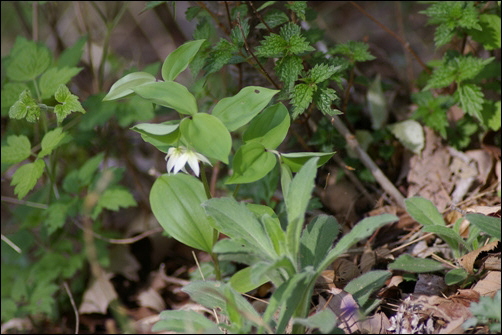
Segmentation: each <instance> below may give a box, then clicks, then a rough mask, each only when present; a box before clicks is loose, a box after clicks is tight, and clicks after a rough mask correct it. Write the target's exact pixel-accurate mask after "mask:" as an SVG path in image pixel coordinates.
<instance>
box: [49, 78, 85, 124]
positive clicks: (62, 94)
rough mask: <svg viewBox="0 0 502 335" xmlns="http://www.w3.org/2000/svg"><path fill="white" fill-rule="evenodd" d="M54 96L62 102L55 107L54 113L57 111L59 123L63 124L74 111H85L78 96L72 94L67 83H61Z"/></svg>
mask: <svg viewBox="0 0 502 335" xmlns="http://www.w3.org/2000/svg"><path fill="white" fill-rule="evenodd" d="M54 97H55V98H56V101H57V102H59V103H60V104H59V105H56V107H54V113H56V117H57V120H58V123H59V124H61V122H63V120H64V119H65V118H66V117H67V116H68V115H70V114H71V113H72V112H80V113H85V110H84V108H83V107H82V105H81V104H80V102H79V101H78V97H77V96H76V95H74V94H71V92H70V90H69V89H68V87H66V85H59V87H58V89H57V90H56V93H55V94H54Z"/></svg>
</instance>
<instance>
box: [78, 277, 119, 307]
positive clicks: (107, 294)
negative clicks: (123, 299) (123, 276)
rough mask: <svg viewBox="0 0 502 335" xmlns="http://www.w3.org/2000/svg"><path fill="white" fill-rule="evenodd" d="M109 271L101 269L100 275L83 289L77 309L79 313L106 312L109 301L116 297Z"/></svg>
mask: <svg viewBox="0 0 502 335" xmlns="http://www.w3.org/2000/svg"><path fill="white" fill-rule="evenodd" d="M112 276H113V274H111V273H106V272H104V271H102V275H101V276H100V277H98V278H97V279H93V280H92V282H91V284H90V285H89V288H88V289H87V290H86V291H85V293H84V297H83V299H82V303H81V304H80V308H79V309H78V311H79V313H80V314H86V313H99V314H106V310H107V308H108V305H109V304H110V302H111V301H112V300H114V299H117V297H118V296H117V292H115V288H114V287H113V285H112V283H111V282H110V278H111V277H112Z"/></svg>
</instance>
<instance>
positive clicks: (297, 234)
mask: <svg viewBox="0 0 502 335" xmlns="http://www.w3.org/2000/svg"><path fill="white" fill-rule="evenodd" d="M203 43H204V40H195V41H190V42H187V43H185V44H183V45H182V46H180V47H179V48H178V49H176V50H175V51H174V52H172V53H171V54H170V55H169V56H168V57H167V58H166V59H165V61H164V63H163V65H162V79H163V80H161V81H156V79H155V77H154V76H152V75H149V74H146V73H142V72H135V73H130V74H128V75H126V76H125V77H123V78H122V79H120V80H118V81H117V82H116V83H115V84H114V85H113V86H112V87H111V88H110V91H109V93H108V94H107V95H106V96H105V98H104V100H115V99H120V98H123V97H125V96H128V95H130V94H136V95H139V96H140V97H142V98H144V99H146V100H148V101H150V102H152V103H155V104H157V105H160V106H164V107H168V108H171V109H174V110H175V111H177V112H178V113H179V115H180V119H179V120H171V121H167V122H163V123H160V124H152V123H143V124H138V125H136V126H134V127H132V129H133V130H134V131H137V132H138V133H140V134H141V136H142V138H143V139H144V140H145V141H146V142H149V143H151V144H152V145H154V146H155V147H156V148H157V149H159V150H161V151H162V152H164V153H167V154H166V159H167V170H168V173H166V174H163V175H161V176H160V177H158V178H157V180H156V181H155V183H154V184H153V186H152V189H151V191H150V204H151V207H152V210H153V213H154V215H155V217H156V218H157V220H158V221H159V223H160V224H161V226H162V227H163V228H164V229H165V231H166V232H167V233H168V234H169V235H170V236H172V237H173V238H175V239H177V240H178V241H180V242H182V243H184V244H186V245H188V246H191V247H193V248H196V249H199V250H202V251H205V252H207V253H209V254H210V255H211V257H212V262H213V265H214V274H215V278H213V279H211V280H207V281H194V282H192V283H190V284H189V285H187V286H186V287H185V288H184V290H185V291H186V292H188V293H189V294H190V296H191V297H192V298H193V299H194V300H195V301H198V302H199V303H201V304H203V305H204V306H206V307H208V308H214V309H217V310H219V311H221V313H222V314H224V315H225V316H226V317H228V322H225V323H220V324H215V323H213V322H212V321H210V320H209V319H206V318H205V317H203V316H202V315H199V314H197V313H195V312H189V311H165V312H163V313H162V314H161V317H162V319H163V320H162V321H160V322H159V323H158V324H157V325H156V326H155V327H154V329H155V330H164V329H171V330H178V331H193V332H199V331H206V332H207V331H211V332H213V331H214V332H221V330H220V328H219V327H221V328H222V329H227V330H229V331H230V332H240V333H242V332H249V331H250V330H251V329H252V328H253V327H254V328H255V329H256V330H257V331H258V332H277V333H282V332H284V330H285V328H286V326H287V325H288V323H289V322H290V321H291V320H293V323H294V327H295V330H296V331H300V330H302V329H303V328H304V327H305V326H308V327H318V326H319V324H324V325H323V327H322V329H323V330H324V331H328V332H329V331H330V330H331V329H332V328H333V327H334V326H335V322H336V320H335V318H334V315H333V313H332V312H330V311H323V312H321V313H318V314H317V315H316V316H313V317H311V318H309V319H306V317H307V315H308V310H309V302H310V298H311V294H312V290H313V288H314V284H315V281H316V278H317V277H318V276H319V275H320V273H321V271H322V270H324V269H325V268H327V267H328V266H329V265H330V264H331V263H332V262H333V261H334V260H335V259H336V258H337V257H338V256H340V255H341V254H342V253H343V252H344V251H345V250H347V249H348V248H349V247H350V246H351V245H352V244H354V243H356V242H357V241H359V240H361V239H363V238H365V237H368V236H369V235H370V234H371V233H372V232H373V231H374V230H375V229H377V228H378V227H380V226H382V225H384V224H387V223H390V222H393V221H395V220H396V219H397V218H396V217H395V216H393V215H387V214H384V215H381V216H378V217H372V218H368V219H365V220H363V221H362V222H360V223H359V224H358V225H356V226H355V227H354V229H353V230H352V231H351V232H350V233H349V234H347V235H346V236H344V237H343V238H342V239H341V240H340V241H339V242H338V243H337V245H336V247H335V248H332V243H333V241H334V240H335V238H336V237H337V235H338V230H339V226H338V223H337V222H336V219H335V218H334V217H332V216H328V215H320V216H317V217H316V218H314V219H313V220H312V222H311V223H310V224H309V225H308V226H307V227H306V229H303V227H304V221H305V213H306V210H307V205H308V203H309V200H310V199H311V193H312V190H313V188H314V179H315V176H316V171H317V168H318V167H319V166H321V165H322V164H324V163H325V162H326V161H327V160H328V159H329V158H331V157H332V155H333V154H334V153H333V152H330V153H313V152H299V153H281V152H279V151H277V150H276V149H277V147H278V146H279V145H280V144H281V142H282V141H283V140H284V138H285V137H286V135H287V132H288V130H289V127H290V122H291V121H290V115H289V112H288V110H287V108H286V107H285V106H284V105H283V104H282V103H280V102H279V103H273V104H271V103H272V100H273V98H274V96H275V95H276V94H277V93H278V92H279V91H278V90H273V89H268V88H264V87H259V86H248V87H244V88H243V89H242V90H240V91H239V93H237V94H236V95H234V96H231V97H226V98H223V99H221V100H220V101H218V102H217V103H216V104H215V105H214V106H213V108H212V110H211V113H206V112H201V111H199V109H198V105H197V101H196V99H195V97H194V95H193V94H192V93H190V91H189V90H188V89H187V88H186V87H185V86H183V85H181V84H179V83H178V82H176V81H174V80H175V79H176V78H177V76H178V75H179V74H180V73H181V72H182V71H184V70H185V69H186V68H187V67H188V65H189V63H190V62H191V61H192V60H193V59H194V58H195V57H196V55H197V52H198V51H199V49H200V47H201V45H202V44H203ZM314 72H315V71H314ZM241 128H242V129H244V130H243V132H242V144H241V145H240V146H239V147H238V148H237V149H236V152H235V154H233V155H232V152H231V149H232V136H231V133H232V132H236V131H238V130H241ZM229 157H232V159H231V160H230V159H229ZM199 161H201V162H203V163H205V164H216V162H219V164H230V161H231V164H230V167H231V170H232V172H233V173H232V175H231V176H230V178H228V179H227V180H226V184H232V185H235V184H237V185H240V184H246V183H251V182H254V181H257V180H259V179H261V178H263V177H264V176H265V175H267V174H268V173H269V172H270V171H271V170H272V169H273V168H274V167H275V166H276V165H277V164H279V166H280V171H281V172H280V173H281V188H282V192H283V194H284V202H285V207H286V213H287V219H286V222H284V223H281V221H280V220H279V218H278V216H277V214H276V213H275V212H274V210H273V209H272V208H271V207H268V206H265V205H261V204H253V203H246V204H245V203H241V202H239V201H237V200H236V199H235V198H234V197H221V198H213V197H212V194H210V190H209V185H208V182H207V177H206V175H205V169H204V168H202V169H200V168H199ZM186 163H188V164H189V166H190V167H191V168H192V170H193V172H194V174H195V176H193V175H190V174H182V173H178V172H179V171H180V170H184V166H185V164H186ZM185 172H187V171H186V170H185ZM199 173H200V175H201V180H199V179H198V178H197V177H198V176H199ZM220 234H224V235H226V236H227V237H228V238H224V239H221V240H220V239H219V238H218V237H219V236H220ZM221 259H225V260H232V261H236V262H239V263H242V264H245V265H247V267H245V268H244V269H242V270H240V271H238V272H236V273H235V274H233V275H232V277H231V278H230V279H229V280H228V281H227V280H223V279H222V275H221V271H220V266H219V263H220V260H221ZM383 272H385V271H383ZM382 275H383V276H384V277H385V276H387V275H388V273H387V272H385V273H384V274H380V273H379V274H378V276H380V277H381V276H382ZM269 281H270V282H272V283H273V284H274V286H275V287H276V288H277V289H276V290H275V292H274V294H273V295H272V297H271V299H270V304H269V305H268V307H267V309H266V311H265V312H264V313H263V315H260V314H259V313H258V312H257V311H256V310H255V309H254V308H253V307H252V305H251V304H250V303H249V302H248V301H247V300H246V299H245V298H243V297H242V296H241V295H240V293H245V292H248V291H250V290H252V289H254V288H256V287H258V286H260V285H261V284H263V283H265V282H269ZM278 310H279V315H276V311H278Z"/></svg>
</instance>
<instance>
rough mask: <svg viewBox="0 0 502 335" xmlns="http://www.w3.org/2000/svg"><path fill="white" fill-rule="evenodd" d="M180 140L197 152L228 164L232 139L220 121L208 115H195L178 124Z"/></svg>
mask: <svg viewBox="0 0 502 335" xmlns="http://www.w3.org/2000/svg"><path fill="white" fill-rule="evenodd" d="M180 133H181V137H182V139H183V140H184V141H185V142H186V144H188V145H189V146H192V147H193V148H194V149H195V150H196V151H197V152H199V153H201V154H203V155H205V156H207V157H210V158H214V159H217V160H220V161H222V162H223V163H225V164H228V155H230V150H231V149H232V137H231V136H230V133H229V132H228V130H227V128H225V126H224V125H223V123H221V121H220V120H219V119H218V118H216V117H214V116H213V115H210V114H205V113H196V114H195V115H193V116H192V118H191V119H190V118H185V119H183V120H182V121H181V123H180Z"/></svg>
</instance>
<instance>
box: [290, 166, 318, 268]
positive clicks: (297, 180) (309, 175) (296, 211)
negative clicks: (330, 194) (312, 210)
mask: <svg viewBox="0 0 502 335" xmlns="http://www.w3.org/2000/svg"><path fill="white" fill-rule="evenodd" d="M318 160H319V158H317V157H314V158H312V159H310V160H309V161H308V162H307V163H306V164H305V165H304V166H303V167H302V168H301V169H300V171H298V173H297V174H296V175H295V177H294V178H293V180H292V181H291V184H290V185H289V189H288V193H287V194H285V195H284V202H285V204H286V212H287V216H288V226H287V228H286V241H287V246H288V250H289V252H290V256H291V257H294V258H293V259H297V257H299V256H298V255H299V249H300V235H301V232H302V227H303V222H304V220H305V211H306V210H307V205H308V203H309V200H310V198H311V197H312V190H313V189H314V186H315V183H314V179H315V176H316V172H317V167H316V163H317V161H318ZM298 265H299V264H298Z"/></svg>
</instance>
